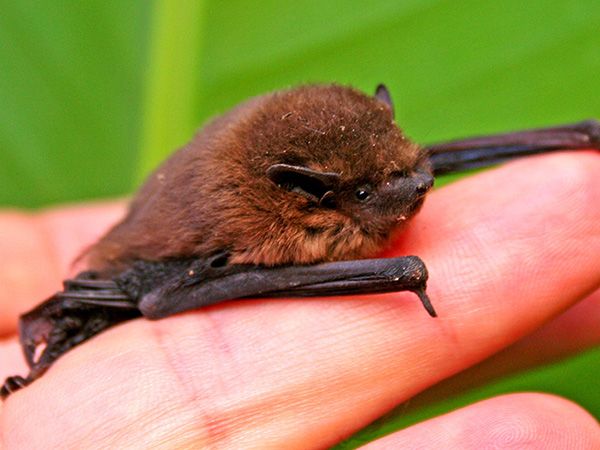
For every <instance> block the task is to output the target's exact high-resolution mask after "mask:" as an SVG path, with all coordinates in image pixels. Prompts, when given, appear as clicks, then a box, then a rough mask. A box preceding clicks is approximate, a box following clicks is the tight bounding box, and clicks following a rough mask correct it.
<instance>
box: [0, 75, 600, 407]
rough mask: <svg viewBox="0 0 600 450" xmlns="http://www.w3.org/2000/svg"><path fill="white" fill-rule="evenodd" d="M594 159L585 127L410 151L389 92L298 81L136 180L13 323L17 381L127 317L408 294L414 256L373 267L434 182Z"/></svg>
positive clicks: (11, 385)
mask: <svg viewBox="0 0 600 450" xmlns="http://www.w3.org/2000/svg"><path fill="white" fill-rule="evenodd" d="M590 148H595V149H600V123H599V122H597V121H594V120H589V121H585V122H580V123H576V124H573V125H565V126H558V127H552V128H543V129H534V130H527V131H521V132H515V133H504V134H497V135H491V136H484V137H475V138H469V139H461V140H457V141H452V142H446V143H441V144H436V145H430V146H419V145H417V144H415V143H413V142H412V141H410V140H409V139H408V138H407V137H406V136H405V135H404V134H403V132H402V131H401V129H400V128H399V127H398V126H397V125H396V123H395V121H394V107H393V104H392V99H391V96H390V93H389V91H388V90H387V88H386V87H385V86H384V85H379V86H378V87H377V89H376V91H375V94H374V95H373V96H371V95H366V94H364V93H362V92H360V91H358V90H356V89H353V88H350V87H345V86H340V85H335V84H333V85H306V86H300V87H296V88H292V89H287V90H282V91H277V92H274V93H270V94H266V95H262V96H259V97H255V98H252V99H250V100H248V101H246V102H244V103H242V104H240V105H238V106H236V107H234V108H233V109H232V110H230V111H229V112H227V113H225V114H223V115H222V116H220V117H217V118H215V119H213V120H212V121H211V122H210V123H209V124H208V125H206V126H205V127H204V128H203V129H201V130H200V131H199V132H198V133H197V134H196V136H195V137H194V138H193V139H192V140H191V142H190V143H189V144H187V145H186V146H185V147H183V148H181V149H180V150H178V151H177V152H175V153H174V154H173V155H172V156H171V157H170V158H169V159H167V160H166V161H165V162H164V163H163V164H162V165H161V166H160V167H159V168H158V169H156V171H155V172H154V173H153V174H151V175H150V177H149V178H148V179H147V180H146V182H145V184H144V185H143V186H142V187H141V189H140V190H139V192H138V194H137V195H136V196H135V198H134V199H133V201H132V202H131V205H130V207H129V210H128V212H127V214H126V215H125V217H124V219H123V220H122V221H121V222H119V223H118V224H117V225H115V226H114V227H113V228H112V229H111V230H110V231H108V233H107V234H106V235H104V236H103V237H102V238H101V239H100V240H99V241H98V242H97V243H96V244H95V245H93V246H92V247H90V248H89V249H88V250H87V251H86V252H85V253H84V255H83V257H84V258H85V259H86V260H87V264H88V267H89V270H87V271H85V272H82V273H80V274H79V275H78V276H77V277H76V278H74V279H70V280H66V281H65V282H64V286H63V290H62V291H61V292H58V293H56V294H55V295H54V296H52V297H50V298H49V299H48V300H46V301H45V302H43V303H41V304H40V305H38V306H37V307H35V308H34V309H33V310H31V311H29V312H27V313H26V314H24V315H22V316H21V318H20V321H19V335H20V341H21V346H22V348H23V352H24V355H25V359H26V361H27V363H28V365H29V368H30V373H29V374H28V375H27V377H22V376H13V377H10V378H8V379H7V380H6V381H5V383H4V385H3V386H2V388H1V390H0V396H2V398H6V397H7V396H8V395H9V394H10V393H12V392H14V391H16V390H18V389H20V388H23V387H24V386H26V385H28V384H30V383H31V382H33V381H34V380H36V379H37V378H39V377H40V376H42V375H43V374H44V373H45V372H46V371H47V370H48V368H49V367H50V366H51V365H52V364H53V362H54V361H55V360H56V359H57V358H59V357H60V356H61V355H63V354H64V353H65V352H67V351H68V350H70V349H71V348H73V347H75V346H77V345H79V344H80V343H82V342H84V341H85V340H87V339H89V338H91V337H92V336H94V335H96V334H98V333H100V332H101V331H103V330H105V329H107V328H109V327H111V326H114V325H116V324H118V323H121V322H124V321H127V320H131V319H133V318H136V317H141V316H143V317H146V318H148V319H160V318H164V317H168V316H170V315H173V314H177V313H179V312H183V311H187V310H191V309H196V308H199V307H203V306H207V305H213V304H217V303H220V302H223V301H226V300H232V299H239V298H249V297H262V298H286V297H310V296H327V295H354V294H360V293H363V294H364V293H368V294H376V293H384V292H392V291H412V292H414V293H415V294H416V295H417V296H418V298H419V299H420V301H421V303H422V304H423V306H424V308H425V309H426V311H427V312H428V313H429V315H430V316H432V317H435V316H436V312H435V310H434V308H433V305H432V303H431V301H430V299H429V298H428V297H427V294H426V282H427V278H428V274H427V268H426V266H425V264H424V263H423V261H422V260H421V259H420V258H419V257H417V256H406V257H398V258H388V259H372V258H373V256H375V255H376V254H377V253H378V252H379V251H381V250H382V249H383V248H384V247H385V246H386V244H387V243H388V242H389V241H390V239H391V237H392V235H393V234H394V233H395V232H397V230H399V229H401V228H402V226H403V225H404V224H405V223H407V221H409V220H410V219H411V218H412V217H413V216H414V215H415V214H416V213H417V212H418V211H419V209H420V208H421V205H422V204H423V201H424V199H425V196H426V194H427V193H428V192H429V190H430V189H431V187H432V186H433V182H434V176H437V175H441V174H447V173H453V172H458V171H463V170H465V169H471V168H478V167H484V166H488V165H493V164H498V163H501V162H504V161H507V160H510V159H513V158H516V157H521V156H526V155H533V154H537V153H542V152H549V151H554V150H564V149H572V150H576V149H590Z"/></svg>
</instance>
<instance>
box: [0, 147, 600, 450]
mask: <svg viewBox="0 0 600 450" xmlns="http://www.w3.org/2000/svg"><path fill="white" fill-rule="evenodd" d="M598 173H600V158H598V155H597V154H594V153H589V154H587V153H580V154H577V155H574V154H559V155H554V156H544V157H539V158H530V159H527V160H522V161H518V162H515V163H512V164H508V165H506V166H504V167H501V168H499V169H495V170H491V171H488V172H485V173H482V174H478V175H475V176H473V177H469V178H467V179H464V180H462V181H460V182H457V183H455V184H453V185H451V186H448V187H445V188H443V189H440V190H438V191H435V192H433V193H432V194H431V195H430V196H429V198H428V200H427V201H426V203H425V206H424V208H423V210H422V212H421V213H420V214H419V215H418V216H417V218H415V219H414V221H413V222H412V223H411V225H410V226H409V228H408V229H407V230H406V232H404V233H403V234H402V236H401V241H399V242H397V243H396V244H395V245H394V248H393V250H392V251H390V252H388V254H387V255H386V256H392V255H395V256H399V255H408V254H416V255H419V256H420V257H422V258H423V260H424V261H425V262H426V264H427V266H428V268H429V272H430V283H429V288H428V293H429V296H430V297H431V299H432V301H433V302H434V305H435V308H436V310H437V312H438V314H439V317H438V318H437V319H431V318H429V317H428V316H427V314H425V312H424V311H423V310H422V307H421V305H420V304H419V302H418V301H417V300H416V299H415V298H414V296H413V294H411V293H396V294H386V295H378V296H361V297H358V298H343V299H310V300H308V299H302V300H286V301H281V300H268V301H265V300H246V301H236V302H231V303H229V304H222V305H218V306H215V307H210V308H206V309H203V310H198V311H194V312H190V313H186V314H180V315H177V316H174V317H170V318H167V319H164V320H160V321H156V322H151V321H148V320H143V319H140V320H135V321H132V322H129V323H126V324H123V325H121V326H117V327H115V328H113V329H110V330H108V331H107V332H104V333H102V334H101V335H99V336H97V337H95V338H94V339H92V340H91V341H89V342H86V343H85V344H83V345H81V346H79V347H77V348H75V349H74V350H72V351H70V352H69V353H67V354H66V355H64V356H63V357H61V358H60V359H59V360H58V361H57V362H56V363H55V364H54V365H53V366H52V367H51V369H50V370H49V371H48V372H47V373H46V374H45V375H44V376H43V377H42V378H41V379H39V380H37V381H36V382H35V383H33V384H32V385H31V386H28V387H27V388H26V389H23V390H21V391H19V392H17V393H15V394H14V395H11V396H10V397H9V398H8V399H7V401H6V402H5V403H3V404H1V405H0V426H1V427H2V428H0V437H1V439H0V444H4V446H5V447H6V448H94V447H102V448H104V447H116V448H132V447H133V448H147V447H161V448H162V447H165V448H201V447H203V446H207V447H211V446H214V447H222V448H286V449H292V448H303V449H305V448H323V447H327V446H329V445H332V444H334V443H336V442H338V441H339V440H341V439H343V438H344V437H347V436H348V435H349V434H351V433H353V432H355V431H356V430H358V429H360V428H361V427H363V426H365V425H366V424H368V423H369V422H371V421H372V420H374V419H375V418H377V417H379V416H380V415H382V414H383V413H385V412H387V411H388V410H390V409H391V408H393V407H394V406H396V405H398V404H399V403H401V402H403V401H406V400H407V399H409V398H411V397H412V396H414V395H415V394H417V393H419V392H421V391H423V390H424V389H426V388H428V387H429V386H432V385H433V384H435V383H437V382H438V381H440V380H443V379H446V378H448V377H450V376H452V375H453V374H456V373H458V372H461V371H463V370H465V369H466V368H468V367H469V366H472V365H473V364H475V363H477V362H479V361H482V360H484V359H486V358H488V357H490V356H491V355H493V354H494V353H496V352H498V351H500V350H502V349H504V348H505V347H507V346H509V345H510V344H512V343H513V342H515V341H517V340H519V339H520V338H522V337H523V336H525V335H527V334H529V333H531V332H532V331H534V330H536V329H537V328H539V327H541V326H543V325H544V324H546V325H545V326H544V327H543V328H542V329H541V330H539V331H538V332H536V333H535V334H533V335H531V336H529V337H528V338H525V339H523V340H522V341H520V342H519V344H517V346H520V348H521V349H523V347H525V348H528V349H530V350H531V349H535V353H536V354H538V355H543V358H538V361H536V362H540V359H551V358H553V357H556V356H557V355H561V356H562V355H564V354H567V353H569V352H572V351H576V350H579V349H581V348H583V347H586V346H591V345H594V344H596V343H598V342H600V326H599V325H600V292H599V291H598V289H599V288H600V270H598V255H599V254H600V208H599V206H598V205H599V204H600V179H599V178H598V176H597V174H598ZM121 213H122V205H120V204H118V205H115V204H111V205H106V206H102V205H100V206H90V207H85V208H79V207H74V208H67V209H59V210H54V211H50V212H47V213H42V214H38V215H34V216H23V215H21V214H18V213H4V214H3V215H2V216H0V254H1V255H2V257H3V265H2V269H1V270H0V277H2V278H1V279H0V280H1V281H0V285H2V286H3V290H2V292H0V307H1V308H2V311H5V313H3V315H2V317H0V334H2V335H4V336H6V340H5V341H4V342H3V344H2V345H1V346H0V377H2V379H3V378H4V377H5V376H7V375H13V374H15V373H25V372H26V369H25V366H24V363H23V362H22V360H21V357H20V355H19V350H18V344H17V341H16V337H15V336H14V333H15V324H16V320H17V319H16V317H17V312H18V311H20V312H23V311H25V310H27V309H29V308H30V307H32V306H33V305H34V304H36V303H39V302H40V301H41V300H43V299H44V298H45V297H47V296H48V294H50V293H52V292H53V291H54V290H56V289H58V288H59V286H60V284H59V281H60V279H62V278H64V277H65V276H67V275H68V273H67V267H68V261H70V260H71V259H72V258H73V257H74V256H75V255H76V254H77V253H78V252H79V251H80V250H81V248H82V247H84V246H85V245H88V244H90V243H92V242H93V241H94V240H95V239H96V238H97V237H98V236H99V234H100V233H101V232H102V231H103V230H104V229H105V228H106V226H108V225H109V223H112V222H114V221H115V220H116V219H117V218H118V216H119V215H120V214H121ZM586 296H589V297H588V298H587V299H586V300H584V301H583V302H581V303H580V304H579V305H577V306H576V307H574V308H572V309H570V310H568V311H567V312H564V313H563V314H562V315H561V316H559V317H558V318H555V319H554V320H553V321H551V320H552V318H554V317H555V316H557V315H558V314H560V313H561V312H563V311H565V310H567V309H568V308H569V307H571V306H573V305H574V304H575V303H576V302H578V301H579V300H581V299H583V298H585V297H586ZM550 321H551V322H550ZM548 335H550V336H552V337H553V339H548ZM555 342H559V343H560V344H561V345H560V347H556V346H554V345H549V344H553V343H555ZM517 349H518V347H512V348H511V349H510V350H506V351H505V352H509V353H508V354H509V357H506V356H504V357H505V358H506V359H510V360H511V361H513V365H514V368H515V369H516V368H518V367H520V366H524V365H527V364H529V361H528V360H527V357H528V356H530V354H527V353H525V354H524V353H523V352H517ZM510 352H512V354H511V353H510ZM505 354H506V353H505ZM496 361H497V359H496ZM489 367H490V371H493V370H494V369H496V370H497V369H499V366H496V367H495V366H494V358H492V359H490V360H489ZM459 384H460V383H459ZM455 388H457V387H456V386H455ZM507 443H510V444H511V445H512V446H513V447H516V448H523V447H524V446H525V445H529V446H530V447H529V448H531V447H533V448H598V447H599V446H600V430H599V427H598V424H597V422H596V421H595V420H594V419H593V418H592V417H591V416H589V414H587V413H586V412H585V411H583V410H582V409H581V408H579V407H578V406H576V405H574V404H572V403H570V402H568V401H566V400H563V399H559V398H556V397H552V396H548V395H543V394H518V395H511V396H503V397H498V398H494V399H490V400H487V401H485V402H480V403H478V404H475V405H472V406H469V407H466V408H463V409H460V410H457V411H454V412H452V413H450V414H448V415H445V416H441V417H438V418H435V419H432V420H429V421H427V422H423V423H421V424H418V425H416V426H413V427H410V428H407V429H406V430H403V431H401V432H398V433H395V434H394V435H391V436H389V437H386V438H384V439H381V440H379V441H375V442H373V443H371V444H369V446H368V447H369V448H415V447H422V448H436V447H440V446H441V447H445V448H480V447H485V446H492V444H494V445H502V444H507Z"/></svg>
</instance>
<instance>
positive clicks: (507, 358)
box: [406, 290, 600, 411]
mask: <svg viewBox="0 0 600 450" xmlns="http://www.w3.org/2000/svg"><path fill="white" fill-rule="evenodd" d="M599 344H600V290H598V291H596V292H594V293H593V294H592V295H590V296H589V297H588V298H586V299H585V300H583V301H581V302H580V303H578V304H576V305H574V306H573V307H571V308H569V309H568V310H567V311H566V312H564V313H563V314H561V315H560V316H558V317H557V318H556V319H554V320H552V321H551V322H549V323H547V324H546V325H544V326H543V327H542V328H540V329H539V330H536V331H535V332H534V333H533V334H531V335H530V336H527V337H525V338H523V339H521V340H520V341H518V342H516V343H514V344H513V345H511V346H509V347H508V348H506V349H505V350H502V351H501V352H499V353H497V354H496V355H494V356H492V357H491V358H488V359H486V360H485V361H482V362H481V363H479V364H477V365H476V366H474V367H471V368H470V369H468V370H466V371H463V372H461V373H460V374H458V375H456V376H453V377H451V378H448V379H446V380H444V381H442V382H441V383H438V384H436V385H435V386H433V387H431V388H430V389H427V390H426V391H424V392H422V393H420V394H419V395H417V396H416V397H413V398H412V399H411V401H410V404H409V405H407V406H406V410H413V411H414V410H418V409H420V408H422V407H423V406H425V405H428V404H431V403H435V402H438V401H440V399H443V398H447V397H454V396H458V395H460V394H461V392H465V391H467V390H471V389H473V388H475V387H477V386H481V385H483V384H485V383H487V382H489V381H491V380H494V379H496V378H500V377H502V376H505V375H509V374H511V373H515V372H519V371H523V370H526V369H531V368H534V367H536V366H541V365H543V364H548V363H551V362H554V361H557V360H560V359H562V358H565V357H568V356H570V355H574V354H576V353H579V352H581V351H584V350H586V349H589V348H593V347H595V346H597V345H599Z"/></svg>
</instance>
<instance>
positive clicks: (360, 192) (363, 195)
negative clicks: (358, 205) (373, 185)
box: [354, 187, 371, 202]
mask: <svg viewBox="0 0 600 450" xmlns="http://www.w3.org/2000/svg"><path fill="white" fill-rule="evenodd" d="M354 195H355V196H356V198H357V199H358V200H360V201H361V202H364V201H365V200H366V199H368V198H369V197H370V196H371V192H370V191H369V189H368V188H367V187H360V188H358V189H357V190H356V192H355V193H354Z"/></svg>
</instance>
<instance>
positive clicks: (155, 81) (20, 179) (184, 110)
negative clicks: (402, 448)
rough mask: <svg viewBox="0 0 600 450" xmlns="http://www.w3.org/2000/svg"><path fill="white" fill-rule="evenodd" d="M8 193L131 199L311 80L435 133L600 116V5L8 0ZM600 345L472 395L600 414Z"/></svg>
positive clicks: (3, 145) (2, 68)
mask: <svg viewBox="0 0 600 450" xmlns="http://www.w3.org/2000/svg"><path fill="white" fill-rule="evenodd" d="M0 10H1V11H2V13H1V14H0V206H15V207H26V208H38V207H42V206H46V205H50V204H56V203H62V202H71V201H81V200H87V199H94V198H105V197H114V196H122V195H124V194H128V193H130V192H132V191H133V190H134V189H135V187H136V186H137V185H139V183H140V181H141V180H142V177H143V176H144V174H146V173H147V172H148V171H149V170H150V169H151V168H153V167H154V166H155V165H156V164H158V163H159V162H160V161H161V160H162V159H163V158H164V157H165V156H166V155H168V154H169V153H170V151H172V150H173V149H174V148H176V147H177V146H180V145H182V144H184V143H185V142H186V140H187V139H189V138H190V137H191V136H192V134H193V132H194V130H195V129H196V128H197V126H198V125H199V124H201V123H202V122H203V121H204V120H206V119H207V118H208V117H210V116H212V115H214V114H217V113H219V112H221V111H224V110H225V109H227V108H228V107H230V106H232V105H234V104H236V103H237V102H239V101H240V100H242V99H245V98H247V97H248V96H251V95H255V94H258V93H262V92H265V91H269V90H273V89H277V88H281V87H284V86H290V85H293V84H297V83H301V82H314V81H336V82H339V83H346V84H352V85H354V86H356V87H359V88H362V89H364V90H366V91H372V90H373V89H374V87H375V85H376V84H377V83H379V82H385V83H386V84H387V85H388V87H389V88H390V90H391V92H392V94H393V96H394V99H395V103H396V109H397V116H398V120H399V122H400V123H401V124H402V126H403V128H404V129H405V130H406V132H407V133H408V134H409V135H410V136H411V137H413V138H414V139H416V140H417V141H419V142H423V143H427V142H434V141H438V140H443V139H446V138H452V137H460V136H465V135H470V134H479V133H486V132H492V131H502V130H509V129H519V128H525V127H530V126H536V125H549V124H555V123H561V122H572V121H577V120H580V119H584V118H588V117H598V116H600V95H598V94H597V93H598V92H599V90H600V89H599V88H600V81H599V80H600V77H599V75H598V74H599V73H600V33H599V32H598V30H599V28H598V27H599V25H598V24H599V23H600V2H598V1H596V0H588V1H585V0H583V1H577V2H573V1H568V0H551V1H549V0H532V1H529V2H523V1H522V0H506V1H503V2H497V1H491V0H485V1H482V0H461V1H457V0H447V1H439V0H438V1H435V0H406V1H387V0H378V1H370V2H365V1H358V0H349V1H343V2H342V1H339V2H338V1H329V2H325V1H323V0H298V1H295V2H282V1H275V0H263V1H256V2H249V1H237V0H236V1H227V2H217V1H209V0H207V1H185V0H181V1H168V0H163V1H158V0H155V1H148V0H136V1H134V0H129V1H125V2H124V1H121V0H104V1H87V2H75V1H68V0H55V1H53V2H37V1H33V0H18V1H17V0H14V1H10V0H0ZM599 360H600V352H598V351H596V352H589V353H587V354H586V355H582V356H579V357H577V358H574V359H571V360H569V361H566V362H561V363H560V364H557V365H554V366H551V367H547V368H544V369H541V370H537V371H535V372H532V373H528V374H520V375H518V376H513V377H511V378H509V379H504V380H502V381H500V382H498V383H495V384H492V385H490V386H487V387H486V388H481V389H478V390H477V391H474V392H471V393H469V394H468V395H466V396H462V397H460V398H459V399H454V400H451V401H446V402H444V403H442V404H436V405H433V406H430V407H429V408H428V409H421V410H419V411H410V409H409V410H403V411H402V413H400V414H396V415H395V416H392V417H389V418H387V419H386V421H385V422H383V423H378V424H376V425H374V426H372V427H370V428H369V429H367V430H365V431H363V432H362V433H361V434H359V436H358V437H356V438H354V439H353V440H351V442H349V443H347V444H344V445H342V446H340V448H342V447H344V448H350V447H351V446H352V445H356V444H357V443H360V442H362V440H363V439H370V438H372V437H373V436H375V435H376V434H377V433H380V432H387V431H389V430H390V429H392V428H394V427H402V426H406V425H407V424H409V423H412V422H414V421H415V420H419V419H421V418H422V417H426V416H428V415H431V414H435V413H439V412H442V411H445V410H447V409H449V408H453V407H456V406H457V405H459V404H465V403H467V402H471V401H473V400H475V399H477V398H484V397H486V396H489V395H491V394H492V393H496V392H505V391H512V390H543V391H551V392H556V393H559V394H562V395H565V396H567V397H569V398H572V399H574V400H576V401H578V402H579V403H581V404H583V405H584V406H585V407H586V408H587V409H589V410H590V411H592V412H593V413H594V414H595V415H596V417H600V394H599V392H600V384H599V382H598V381H597V378H596V377H593V378H592V376H591V375H590V374H593V373H598V372H599V371H600V362H599Z"/></svg>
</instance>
